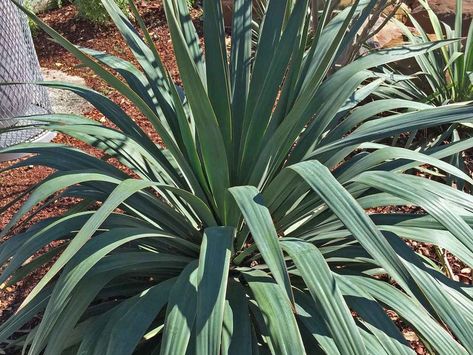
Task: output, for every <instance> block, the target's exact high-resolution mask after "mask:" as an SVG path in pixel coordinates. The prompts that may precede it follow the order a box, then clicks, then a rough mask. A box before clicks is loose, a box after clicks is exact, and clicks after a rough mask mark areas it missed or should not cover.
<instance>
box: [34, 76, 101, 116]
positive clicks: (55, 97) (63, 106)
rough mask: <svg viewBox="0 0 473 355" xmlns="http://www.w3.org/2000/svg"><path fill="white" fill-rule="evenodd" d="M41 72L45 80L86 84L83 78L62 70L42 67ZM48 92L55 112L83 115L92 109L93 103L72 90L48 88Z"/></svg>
mask: <svg viewBox="0 0 473 355" xmlns="http://www.w3.org/2000/svg"><path fill="white" fill-rule="evenodd" d="M41 72H42V74H43V78H44V81H61V82H66V83H70V84H75V85H81V86H85V80H84V79H83V78H81V77H78V76H72V75H69V74H66V73H64V72H62V71H60V70H54V69H45V68H42V69H41ZM48 92H49V99H50V101H51V106H52V110H53V112H54V113H67V114H76V115H81V114H83V113H85V112H86V111H89V110H90V109H92V105H91V104H90V103H88V102H87V101H86V100H84V99H83V98H81V97H80V96H78V95H76V94H74V93H72V92H70V91H67V90H58V89H48Z"/></svg>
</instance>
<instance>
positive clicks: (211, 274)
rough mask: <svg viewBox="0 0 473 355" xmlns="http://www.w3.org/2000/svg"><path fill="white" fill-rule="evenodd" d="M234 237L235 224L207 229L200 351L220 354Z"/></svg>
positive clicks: (201, 276)
mask: <svg viewBox="0 0 473 355" xmlns="http://www.w3.org/2000/svg"><path fill="white" fill-rule="evenodd" d="M234 237H235V229H234V228H232V227H212V228H207V229H206V230H205V231H204V238H203V241H202V247H201V252H200V257H199V269H198V280H199V284H198V286H197V315H196V321H195V327H196V335H197V349H196V350H197V354H217V353H218V352H219V351H220V344H221V339H222V325H223V312H224V305H225V294H226V292H227V283H228V271H229V268H230V255H231V249H232V243H233V239H234Z"/></svg>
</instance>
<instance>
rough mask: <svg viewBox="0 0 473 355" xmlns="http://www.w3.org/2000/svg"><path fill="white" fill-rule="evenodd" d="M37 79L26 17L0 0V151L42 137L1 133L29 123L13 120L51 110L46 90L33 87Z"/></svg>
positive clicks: (21, 131)
mask: <svg viewBox="0 0 473 355" xmlns="http://www.w3.org/2000/svg"><path fill="white" fill-rule="evenodd" d="M41 80H42V76H41V72H40V66H39V62H38V57H37V56H36V52H35V49H34V45H33V39H32V37H31V32H30V30H29V27H28V21H27V18H26V15H25V14H23V13H22V12H21V11H20V10H19V9H18V8H17V7H16V6H15V5H14V4H13V3H12V2H11V1H9V0H0V148H4V147H8V146H11V145H14V144H17V143H22V142H27V141H33V140H36V139H38V138H39V137H41V136H42V135H44V134H45V132H43V131H42V130H40V129H37V128H32V129H26V130H25V129H18V130H8V131H5V129H8V128H12V127H18V128H19V127H20V126H22V125H28V124H30V123H31V121H25V120H21V121H19V120H17V119H16V117H20V116H29V115H34V114H42V113H48V112H50V111H51V105H50V102H49V99H48V93H47V90H46V89H45V88H44V87H42V86H39V85H35V84H34V83H35V82H38V81H41ZM19 83H22V84H19ZM2 130H3V133H2Z"/></svg>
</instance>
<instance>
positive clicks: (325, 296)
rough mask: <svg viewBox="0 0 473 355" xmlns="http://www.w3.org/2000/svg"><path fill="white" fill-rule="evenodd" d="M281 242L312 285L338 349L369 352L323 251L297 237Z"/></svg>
mask: <svg viewBox="0 0 473 355" xmlns="http://www.w3.org/2000/svg"><path fill="white" fill-rule="evenodd" d="M281 245H282V247H283V249H284V250H285V251H286V252H287V253H288V254H289V256H290V257H291V259H292V261H294V264H295V265H296V267H297V269H298V270H299V272H300V274H301V276H302V278H303V280H304V282H305V284H306V285H307V287H308V288H309V291H310V294H311V295H312V298H313V299H314V301H315V303H316V304H317V306H318V308H319V311H320V313H321V314H322V318H323V320H324V322H325V323H326V324H327V328H328V329H329V331H330V333H331V335H332V337H333V339H334V341H335V342H336V344H337V346H338V349H339V351H340V352H341V353H342V354H366V348H365V347H364V344H363V341H362V339H361V336H360V333H359V331H358V329H357V326H356V324H355V321H354V320H353V317H352V315H351V312H350V310H349V309H348V306H347V304H346V302H345V300H344V299H343V297H342V294H341V293H340V291H339V290H338V286H337V284H336V281H335V278H334V277H333V275H332V271H331V270H330V268H329V267H328V265H327V263H326V261H325V259H324V257H323V255H322V254H321V253H320V251H319V250H317V248H316V247H315V246H313V245H312V244H310V243H306V242H303V241H299V240H297V239H284V240H283V241H282V242H281Z"/></svg>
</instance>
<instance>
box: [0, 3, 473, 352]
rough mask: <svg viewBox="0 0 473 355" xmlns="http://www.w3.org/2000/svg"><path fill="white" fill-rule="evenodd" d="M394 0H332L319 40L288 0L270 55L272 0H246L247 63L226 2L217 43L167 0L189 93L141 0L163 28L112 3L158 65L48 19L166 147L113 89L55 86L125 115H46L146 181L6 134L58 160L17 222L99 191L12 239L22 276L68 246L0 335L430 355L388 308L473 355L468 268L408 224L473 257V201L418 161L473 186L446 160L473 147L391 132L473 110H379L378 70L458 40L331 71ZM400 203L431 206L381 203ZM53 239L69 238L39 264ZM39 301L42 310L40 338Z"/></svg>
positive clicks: (87, 343) (13, 343) (104, 346)
mask: <svg viewBox="0 0 473 355" xmlns="http://www.w3.org/2000/svg"><path fill="white" fill-rule="evenodd" d="M376 2H377V1H357V2H356V3H355V5H354V6H353V7H351V8H347V9H345V10H343V11H342V12H340V13H339V14H338V15H337V16H336V17H334V18H333V19H331V20H329V19H330V15H331V14H330V13H329V12H330V9H331V7H330V2H327V3H328V4H326V7H325V8H324V11H323V13H322V17H321V22H319V26H318V30H317V31H316V33H315V34H314V37H313V38H314V39H313V41H312V45H311V47H310V48H309V49H308V50H306V37H307V33H308V28H309V23H308V18H309V17H308V16H307V9H308V5H309V4H308V1H297V2H294V3H293V5H291V6H287V5H288V2H285V1H280V0H271V1H270V2H269V4H268V7H267V10H266V13H265V18H264V21H263V25H262V28H261V33H260V36H259V39H258V46H257V49H256V52H255V56H254V59H253V60H252V53H251V30H252V26H251V20H252V18H251V13H252V11H251V9H252V4H251V1H247V0H238V1H236V2H235V8H234V16H233V28H232V47H231V50H230V61H229V63H227V53H226V46H225V38H224V29H223V28H224V25H223V20H222V17H221V8H220V2H218V1H217V2H215V1H208V0H207V1H204V41H205V54H204V53H203V52H202V49H201V48H200V46H199V41H198V40H197V33H196V31H195V29H194V27H193V24H192V21H191V20H190V16H189V14H188V9H187V4H186V1H185V0H179V1H174V0H165V1H164V2H163V4H164V7H165V10H166V16H167V20H168V25H169V29H170V32H171V36H172V42H173V46H174V51H175V53H176V59H177V64H178V67H179V70H180V76H181V79H182V82H183V86H184V91H185V98H184V99H181V97H180V96H179V93H178V91H177V89H176V87H175V85H174V83H173V82H172V81H171V80H170V77H169V75H168V73H167V71H166V69H165V68H164V66H163V64H162V62H161V60H160V57H159V55H158V53H157V51H156V49H155V47H154V45H153V43H152V41H151V38H150V36H149V34H148V32H147V31H146V28H145V26H144V23H143V21H142V20H141V19H140V17H139V15H138V13H137V11H136V8H135V7H134V5H133V4H132V3H130V6H131V10H132V11H133V13H134V15H135V17H136V19H137V21H138V25H139V27H140V29H141V30H142V31H143V33H144V39H141V37H140V36H139V34H138V32H137V31H135V30H133V29H132V25H131V23H130V22H129V20H128V19H127V17H126V16H124V15H123V14H122V12H121V11H120V9H119V8H118V7H117V5H116V4H115V3H114V2H113V1H111V0H103V4H104V6H105V8H106V9H107V11H109V13H110V15H111V17H112V19H113V21H114V22H115V24H116V25H117V27H118V29H119V30H120V31H121V32H122V34H123V35H124V38H125V40H126V41H127V42H128V44H129V46H130V49H131V50H132V51H133V53H134V55H135V57H136V59H137V61H138V62H139V64H140V66H141V69H142V71H140V70H138V69H137V68H136V67H134V66H133V65H132V64H131V63H129V62H126V61H124V60H121V59H119V58H116V57H113V56H111V55H109V54H106V53H102V52H97V51H94V50H91V49H84V48H78V47H76V46H74V45H73V44H71V43H69V42H68V41H67V40H65V39H64V38H61V36H60V35H59V34H58V33H57V32H55V31H54V30H52V29H51V28H49V27H48V26H46V25H45V24H44V23H42V22H41V21H40V20H39V19H38V18H37V17H35V16H34V15H33V14H31V13H29V15H30V16H31V17H32V18H33V19H34V20H35V21H36V22H37V23H38V25H39V26H40V27H41V28H42V29H43V30H45V31H46V32H47V33H48V34H49V35H50V36H51V37H53V38H54V39H55V40H56V41H57V42H58V43H61V44H62V45H63V46H64V47H65V48H66V49H67V50H69V51H70V52H71V53H72V54H74V55H75V56H76V57H77V58H79V59H80V60H81V61H82V62H83V63H84V64H85V65H87V66H88V67H90V68H91V69H92V70H93V71H94V72H95V73H96V74H97V75H98V76H100V77H101V78H103V79H104V80H105V81H106V82H107V83H108V84H109V85H111V86H112V87H114V88H115V89H116V90H117V91H119V92H120V93H121V94H122V95H124V96H125V97H127V98H128V99H129V100H130V101H131V102H132V103H133V104H134V105H136V107H137V108H139V109H140V110H141V112H142V113H143V114H144V115H145V116H146V117H147V118H148V119H149V120H150V122H151V123H152V125H153V127H154V128H155V130H156V132H157V133H159V135H160V137H161V138H162V141H163V143H164V146H165V148H163V147H160V146H157V145H156V144H154V143H153V142H152V141H151V140H150V138H149V137H148V136H147V135H146V134H145V133H144V132H143V131H142V130H141V129H140V128H139V127H138V126H137V125H136V124H135V123H134V121H133V120H132V119H131V118H130V117H128V116H127V115H126V113H125V112H124V111H123V110H122V109H121V108H120V107H119V106H118V105H116V104H115V103H114V102H112V101H111V100H110V99H108V98H107V97H105V96H103V95H101V94H100V93H98V92H95V91H93V90H90V89H88V88H85V87H79V86H75V85H71V84H64V83H45V84H44V85H46V86H48V87H52V88H60V89H66V90H71V91H73V92H75V93H77V94H79V95H81V96H82V97H84V98H86V99H88V100H89V101H90V102H91V103H92V104H93V105H94V106H95V107H96V108H97V109H98V110H99V111H101V112H102V113H103V114H104V116H106V117H107V118H108V119H109V120H110V121H111V122H112V123H113V124H114V126H115V128H109V127H105V126H103V125H101V124H100V123H98V122H95V121H92V120H90V119H87V118H84V117H80V116H74V115H64V114H63V115H61V114H56V115H44V116H35V117H34V119H35V120H38V121H40V122H42V124H40V125H39V126H40V127H44V128H45V129H50V130H56V131H60V132H63V133H65V134H68V135H71V136H73V137H75V138H77V139H79V140H82V141H83V142H85V143H87V144H90V145H92V146H94V147H97V148H99V149H101V150H102V151H103V152H104V153H105V154H106V156H107V157H113V158H116V159H118V160H119V161H120V162H121V163H122V164H124V165H125V166H127V167H128V168H130V169H131V170H132V171H133V175H132V176H130V175H128V174H126V173H125V172H123V171H122V170H119V169H117V168H116V167H115V166H114V165H112V164H111V163H110V162H108V161H106V160H105V159H104V160H102V159H98V158H96V157H94V156H91V155H88V154H86V153H85V152H82V151H80V150H77V149H73V148H71V147H68V146H64V145H58V144H52V143H47V144H25V145H22V146H17V147H11V148H8V149H5V150H3V152H18V153H20V152H22V153H33V154H34V155H33V156H31V157H29V158H28V159H26V160H24V161H21V162H19V163H17V164H15V165H14V166H12V167H11V169H15V168H18V167H21V166H25V165H45V166H50V167H52V168H53V169H55V171H56V172H55V173H54V174H52V175H51V176H50V177H48V178H47V179H45V180H43V181H42V182H41V183H39V184H38V186H36V187H35V188H34V189H33V190H32V191H31V192H30V191H27V192H25V195H26V194H28V195H29V196H28V199H27V202H25V203H24V204H23V206H22V207H21V208H20V210H19V211H18V212H17V214H16V215H15V216H14V217H13V219H12V220H11V221H10V223H9V224H8V225H7V226H6V227H5V228H4V230H3V231H2V232H1V234H0V236H2V237H3V236H5V235H7V234H8V233H9V232H10V231H11V230H12V228H13V227H14V226H17V227H21V222H20V221H21V220H22V217H23V216H25V215H26V214H28V215H29V216H30V217H31V216H34V215H35V214H36V213H37V212H38V211H39V210H40V209H41V207H39V209H38V208H36V207H35V206H37V204H38V203H39V202H41V201H46V203H47V202H48V200H50V199H57V198H61V197H63V196H73V197H76V198H79V199H80V200H81V201H82V202H80V203H78V204H77V205H76V206H74V207H72V208H71V209H70V210H69V211H68V212H67V213H66V214H64V215H62V216H58V217H56V218H51V219H48V220H44V221H41V222H39V223H37V224H36V225H34V226H33V227H32V228H30V229H28V230H26V231H25V232H23V233H20V234H17V235H15V236H13V237H11V238H10V239H8V240H7V241H6V242H3V243H2V244H1V245H0V262H1V263H2V265H3V267H4V269H3V271H2V274H1V277H0V282H4V283H5V285H8V284H11V283H14V282H17V281H18V280H21V279H22V278H24V277H25V275H27V274H28V273H29V272H31V271H32V270H36V269H38V268H40V267H42V265H43V264H45V263H48V262H50V261H52V260H54V263H53V265H52V267H51V268H50V269H49V270H48V272H47V274H46V275H45V276H44V277H43V278H42V279H41V281H40V282H39V283H38V284H37V285H36V286H35V288H34V289H33V290H32V292H31V293H30V294H29V295H28V297H27V298H26V300H25V301H24V302H23V304H22V306H21V307H20V309H19V310H18V312H16V313H15V315H13V316H12V317H11V318H10V319H9V320H8V321H7V322H5V324H3V325H1V326H0V341H4V342H6V343H7V344H8V346H9V347H12V348H16V347H23V348H24V350H25V351H26V352H27V353H29V354H40V353H44V354H54V355H56V354H62V353H73V354H75V353H85V354H131V353H133V352H134V353H139V354H156V353H162V354H185V353H198V354H218V353H223V354H227V353H232V354H233V353H244V354H253V353H255V354H256V353H261V352H271V353H274V354H290V353H291V354H292V353H294V354H303V353H306V352H309V353H312V352H325V353H329V354H336V353H341V354H345V353H350V354H367V353H370V354H398V353H400V354H412V353H413V350H412V349H411V348H410V347H409V344H408V343H407V341H406V340H405V339H404V337H403V335H402V333H401V331H400V330H399V328H398V327H396V325H395V324H394V322H393V321H392V319H391V318H389V317H388V315H387V313H386V310H390V311H392V312H395V313H396V314H397V315H398V316H399V317H400V319H402V320H403V322H404V323H405V324H407V325H408V326H410V327H411V328H412V329H414V331H415V332H416V334H417V335H418V336H419V338H420V339H421V341H422V342H423V344H425V346H426V347H427V349H428V350H429V351H430V352H432V353H454V354H467V349H471V348H473V334H472V333H473V330H472V327H471V321H472V320H473V307H472V306H473V300H472V297H473V296H472V295H473V293H472V292H473V290H472V288H471V286H467V285H465V284H462V283H459V282H456V281H454V280H451V279H449V278H448V277H447V276H446V274H445V270H443V269H442V265H441V264H439V263H438V262H437V261H436V260H430V259H426V258H424V257H422V256H421V255H419V254H417V253H416V252H414V251H413V250H412V249H411V248H410V247H409V246H408V245H407V244H406V242H405V239H413V240H416V241H419V242H425V243H430V244H433V245H440V246H442V247H444V248H446V249H447V250H449V251H450V252H451V253H452V254H454V255H455V256H456V257H458V259H459V260H461V261H462V262H464V263H465V264H466V265H469V266H470V267H471V266H472V265H473V258H472V256H473V254H472V251H473V242H472V240H471V235H472V229H471V225H472V223H473V218H472V212H473V200H472V197H471V196H470V195H468V194H466V193H464V192H461V191H459V190H456V189H453V188H451V187H449V186H448V185H444V184H441V183H439V182H435V181H432V180H430V179H426V178H422V177H419V176H416V175H411V174H408V172H409V171H412V169H416V168H419V167H420V166H421V165H425V164H428V165H430V166H433V167H437V168H438V169H439V171H441V172H442V173H443V174H444V175H445V176H446V177H449V176H455V177H457V178H458V179H461V180H463V181H467V182H470V183H471V182H472V180H471V178H470V177H469V176H467V175H466V174H464V173H463V172H462V171H460V170H459V169H457V168H455V167H454V166H452V165H450V164H448V163H446V162H444V161H442V159H445V158H448V157H450V156H452V155H454V154H457V153H458V152H461V151H463V150H464V149H468V148H470V147H471V146H472V143H473V141H472V140H471V139H468V140H458V141H456V142H453V143H451V144H448V145H447V144H444V145H441V146H439V147H437V148H435V149H426V150H425V151H423V152H422V153H420V152H416V151H411V150H408V149H403V148H397V147H389V146H385V145H383V144H381V143H380V142H382V141H383V140H385V139H389V138H391V137H392V136H394V135H396V134H398V133H401V132H409V131H412V130H417V129H423V128H428V127H432V126H437V125H440V124H447V123H455V122H470V121H471V119H472V117H473V109H472V107H471V106H469V105H467V104H456V105H447V106H445V107H439V108H433V107H431V106H429V105H425V104H422V103H417V102H413V101H410V100H402V99H386V100H379V101H377V102H372V103H367V104H364V105H360V103H361V102H363V101H364V98H366V96H367V95H370V94H371V93H372V92H374V91H375V90H376V85H373V80H375V81H376V80H386V79H385V78H384V77H383V76H380V75H378V74H375V73H373V72H372V71H370V70H368V69H370V68H372V67H378V66H381V65H384V64H387V63H390V62H393V61H396V60H401V59H405V58H408V57H411V56H413V55H416V54H422V53H425V52H427V51H429V50H435V49H437V48H440V47H441V46H443V45H445V44H449V43H451V42H449V41H446V42H441V43H427V44H420V45H412V46H405V47H402V48H395V49H390V50H381V51H377V52H373V53H370V54H368V55H366V56H364V57H361V58H359V59H357V60H355V61H353V62H352V63H349V64H347V65H345V66H343V67H342V68H339V69H338V70H337V71H332V70H331V69H332V68H333V66H334V65H335V63H336V62H337V59H339V57H340V55H341V53H343V52H344V50H345V49H346V48H345V46H349V45H350V43H352V42H353V39H354V36H355V35H356V32H357V31H355V30H354V29H356V26H354V25H353V23H355V24H356V23H358V21H361V22H364V21H365V19H366V16H369V14H370V13H371V11H372V9H373V7H374V6H375V5H376ZM25 11H26V10H25ZM104 67H108V68H111V69H113V70H114V71H116V72H117V73H119V74H120V75H121V76H122V78H123V79H124V81H121V80H120V79H118V78H117V77H116V76H114V75H113V74H111V73H109V72H108V71H107V70H106V69H105V68H104ZM329 72H330V75H328V74H327V73H329ZM393 112H394V113H393ZM381 114H383V115H381ZM30 119H31V117H30ZM23 197H24V196H18V198H17V199H16V200H15V201H18V200H19V199H21V198H23ZM15 201H13V202H12V203H11V204H10V205H12V204H13V203H14V202H15ZM97 203H98V206H99V207H98V208H96V209H95V210H94V209H90V206H95V205H96V204H97ZM398 205H399V206H405V205H407V206H417V207H420V211H421V213H412V214H398V213H395V212H394V211H392V210H391V211H390V212H389V213H376V212H374V213H371V214H367V213H366V212H365V210H366V209H370V210H371V211H378V208H381V207H384V206H398ZM6 208H8V206H7V207H6ZM52 241H60V242H61V243H56V247H52V248H51V249H50V251H49V252H48V253H47V254H44V255H41V256H39V257H36V258H32V259H31V256H32V255H34V254H35V253H36V252H37V251H38V250H40V249H41V248H42V247H43V246H45V245H47V244H49V243H50V242H52ZM57 256H58V257H57ZM56 257H57V259H56ZM38 314H40V315H41V316H42V317H41V322H40V323H39V325H37V326H36V327H34V328H33V329H32V330H31V331H29V332H28V333H26V334H23V335H22V334H21V333H20V332H19V330H20V329H21V327H22V326H23V325H24V324H25V323H27V322H28V321H30V320H31V319H33V318H34V317H36V316H37V315H38ZM12 335H16V337H15V336H13V337H12Z"/></svg>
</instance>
